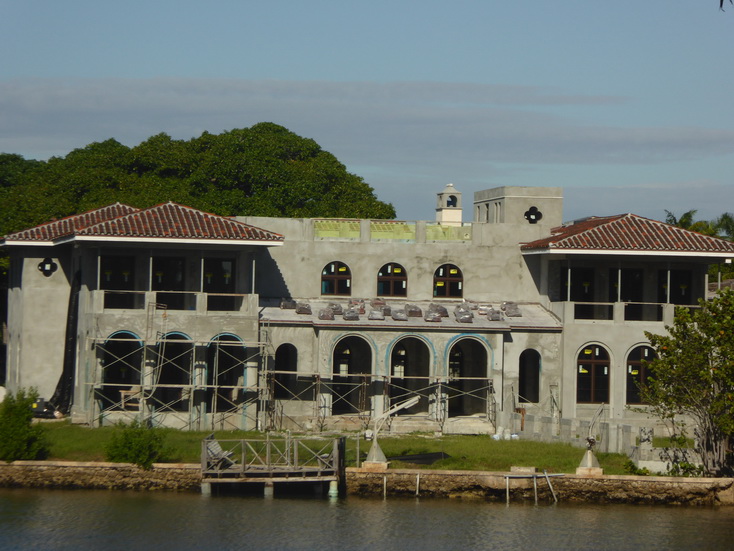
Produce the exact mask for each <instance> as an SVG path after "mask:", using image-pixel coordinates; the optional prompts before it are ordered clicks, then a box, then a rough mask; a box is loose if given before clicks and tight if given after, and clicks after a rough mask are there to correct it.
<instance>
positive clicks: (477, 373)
mask: <svg viewBox="0 0 734 551" xmlns="http://www.w3.org/2000/svg"><path fill="white" fill-rule="evenodd" d="M448 367H449V373H448V375H449V385H448V401H449V417H456V416H461V415H473V414H476V413H487V398H488V392H489V380H488V379H487V350H486V349H485V347H484V346H483V345H482V344H481V343H479V342H478V341H476V340H474V339H466V338H465V339H461V340H459V341H457V342H456V343H455V344H454V345H453V346H452V347H451V350H450V351H449V366H448Z"/></svg>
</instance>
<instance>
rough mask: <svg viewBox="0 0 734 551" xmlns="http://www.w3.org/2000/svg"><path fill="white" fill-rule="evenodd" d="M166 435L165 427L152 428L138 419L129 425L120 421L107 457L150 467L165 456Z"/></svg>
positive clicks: (107, 449)
mask: <svg viewBox="0 0 734 551" xmlns="http://www.w3.org/2000/svg"><path fill="white" fill-rule="evenodd" d="M165 437H166V434H165V431H164V430H163V429H159V428H150V427H148V426H147V425H146V424H144V423H141V422H140V421H138V420H135V421H133V422H132V423H131V424H129V425H126V424H124V423H122V422H120V423H118V424H117V428H116V430H115V431H114V433H113V434H112V439H111V440H110V443H109V444H108V445H107V448H106V450H105V451H106V452H107V459H108V460H109V461H113V462H115V463H133V464H134V465H138V466H139V467H142V468H143V469H150V468H151V467H152V466H153V463H155V462H157V461H162V460H163V459H164V458H165V454H166V452H165V447H164V442H165Z"/></svg>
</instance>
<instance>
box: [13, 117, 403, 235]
mask: <svg viewBox="0 0 734 551" xmlns="http://www.w3.org/2000/svg"><path fill="white" fill-rule="evenodd" d="M115 201H120V202H122V203H127V204H130V205H133V206H136V207H141V208H142V207H149V206H152V205H155V204H158V203H163V202H166V201H176V202H179V203H183V204H186V205H189V206H192V207H195V208H199V209H202V210H206V211H209V212H213V213H215V214H220V215H224V216H232V215H254V216H282V217H355V218H394V217H395V209H394V208H393V207H392V205H390V204H388V203H384V202H382V201H379V200H378V199H377V197H376V196H375V194H374V190H373V189H372V188H371V187H370V186H369V185H368V184H367V183H365V182H364V180H363V179H362V178H360V177H359V176H356V175H355V174H352V173H350V172H348V171H347V169H346V167H345V166H344V165H343V164H342V163H340V162H339V161H338V160H337V159H336V157H334V156H333V155H332V154H331V153H328V152H326V151H324V150H323V149H321V147H320V146H319V145H318V144H317V143H316V142H315V141H314V140H311V139H307V138H303V137H301V136H298V135H296V134H294V133H293V132H291V131H289V130H288V129H286V128H284V127H282V126H279V125H277V124H273V123H259V124H256V125H254V126H252V127H251V128H241V129H236V130H231V131H229V132H223V133H221V134H218V135H215V134H210V133H208V132H204V133H203V134H202V135H201V136H199V137H198V138H192V139H190V140H188V141H187V140H174V139H172V138H171V137H170V136H168V135H166V134H158V135H155V136H152V137H150V138H148V139H147V140H146V141H144V142H142V143H140V144H139V145H137V146H135V147H132V148H130V147H127V146H125V145H123V144H121V143H119V142H117V141H116V140H114V139H109V140H106V141H104V142H99V143H92V144H89V145H87V146H86V147H83V148H81V149H75V150H74V151H72V152H71V153H69V154H68V155H66V157H63V158H61V157H53V158H51V159H49V160H48V161H29V160H25V159H23V158H22V157H21V156H19V155H13V154H2V155H0V235H5V234H7V233H10V232H13V231H18V230H21V229H24V228H27V227H32V226H34V225H36V224H39V223H43V222H46V221H48V220H51V219H53V218H60V217H63V216H68V215H71V214H76V213H79V212H84V211H86V210H89V209H92V208H96V207H100V206H103V205H106V204H110V203H114V202H115Z"/></svg>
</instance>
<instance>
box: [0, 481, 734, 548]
mask: <svg viewBox="0 0 734 551" xmlns="http://www.w3.org/2000/svg"><path fill="white" fill-rule="evenodd" d="M733 536H734V508H728V507H721V508H709V507H707V508H704V507H701V508H693V507H672V506H638V505H583V506H581V505H570V504H563V503H561V504H558V505H555V506H554V505H540V506H537V507H536V506H534V505H532V504H521V503H513V504H511V505H509V506H506V505H504V504H497V503H486V502H483V501H468V502H467V501H459V500H447V499H390V498H388V499H387V500H381V499H362V498H356V497H349V498H347V499H344V500H335V501H329V500H327V499H323V500H320V499H306V498H302V499H298V498H275V499H264V498H262V497H204V496H200V495H196V494H176V493H162V492H161V493H157V492H119V491H115V492H109V491H89V490H85V491H63V490H6V489H0V549H3V550H10V549H36V550H40V549H74V550H80V549H110V550H113V549H126V550H131V549H156V550H159V549H176V550H179V551H183V550H188V549H217V550H223V549H264V550H268V549H283V550H288V549H319V550H332V549H333V550H362V549H379V550H399V551H412V550H422V551H425V550H426V549H466V550H469V549H523V550H528V549H564V550H573V549H614V550H625V549H645V550H652V549H729V548H731V547H732V537H733Z"/></svg>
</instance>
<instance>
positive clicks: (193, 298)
mask: <svg viewBox="0 0 734 551" xmlns="http://www.w3.org/2000/svg"><path fill="white" fill-rule="evenodd" d="M151 303H154V304H157V305H159V306H160V308H161V309H166V310H169V311H180V312H191V313H194V314H207V313H219V312H239V313H246V312H247V313H251V312H253V311H255V310H256V308H257V305H258V296H257V295H254V294H247V295H243V294H222V293H198V292H188V291H110V290H100V291H92V304H93V306H92V309H93V311H95V312H98V313H101V312H110V311H115V310H141V311H142V310H145V307H146V305H147V304H151Z"/></svg>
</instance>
